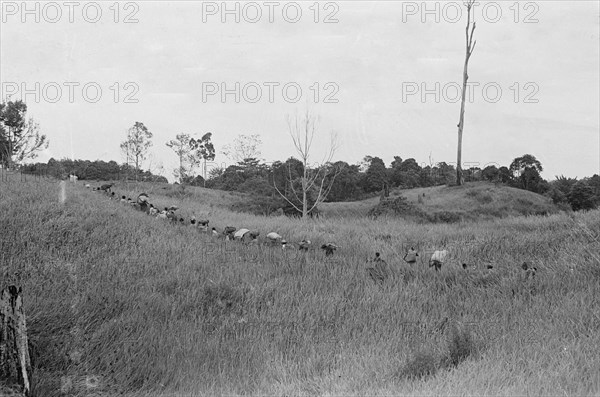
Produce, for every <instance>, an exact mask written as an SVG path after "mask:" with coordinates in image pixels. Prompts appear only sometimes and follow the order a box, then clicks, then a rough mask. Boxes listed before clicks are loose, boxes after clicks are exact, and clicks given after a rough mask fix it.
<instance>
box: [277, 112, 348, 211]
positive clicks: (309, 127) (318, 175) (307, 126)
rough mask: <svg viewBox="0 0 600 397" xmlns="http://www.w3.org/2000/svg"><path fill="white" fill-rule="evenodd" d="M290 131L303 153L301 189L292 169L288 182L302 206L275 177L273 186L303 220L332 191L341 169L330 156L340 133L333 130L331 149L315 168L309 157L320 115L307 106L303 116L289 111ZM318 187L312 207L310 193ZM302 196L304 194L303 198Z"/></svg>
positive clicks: (299, 152) (334, 149)
mask: <svg viewBox="0 0 600 397" xmlns="http://www.w3.org/2000/svg"><path fill="white" fill-rule="evenodd" d="M287 124H288V132H289V134H290V136H291V137H292V141H293V142H294V147H295V149H296V153H298V156H299V157H300V161H301V162H302V168H303V171H302V177H301V178H300V179H301V192H300V193H299V192H297V191H296V188H295V187H294V181H293V180H292V175H291V171H290V173H289V178H288V179H287V184H288V185H289V187H290V190H291V192H292V193H293V195H294V197H295V198H296V200H297V202H301V203H302V208H300V207H299V206H298V205H296V204H294V203H293V202H292V201H291V200H290V199H289V198H288V197H287V196H286V195H285V194H284V193H282V192H281V191H280V190H279V188H278V187H277V184H276V183H275V179H274V180H273V186H274V187H275V190H277V193H279V195H281V197H283V198H284V199H285V201H287V202H288V203H289V204H290V205H291V206H292V207H294V209H295V210H296V211H298V212H300V213H301V214H302V220H303V221H304V220H306V219H307V216H308V214H309V213H311V211H313V210H314V209H315V208H316V207H317V206H318V205H319V204H320V203H322V202H323V201H325V199H326V198H327V195H328V194H329V192H330V191H331V187H332V186H333V182H334V181H335V178H336V177H337V176H338V175H339V173H340V172H341V171H342V170H341V169H339V168H338V167H335V166H333V165H331V160H332V159H333V156H334V155H335V152H336V150H337V149H338V147H339V145H338V142H337V135H336V134H335V133H332V134H331V140H330V145H329V149H328V151H327V153H326V155H325V157H324V159H323V161H322V162H321V166H319V167H316V168H314V169H311V168H310V164H309V159H310V153H311V148H312V143H313V139H314V137H315V132H316V130H317V118H316V117H315V116H314V115H312V114H311V113H310V111H309V110H308V109H307V110H306V112H305V114H304V116H303V117H299V116H298V115H296V116H295V117H294V118H293V119H292V118H291V117H290V116H289V115H288V117H287ZM311 191H316V198H315V201H314V203H313V204H312V205H311V206H310V208H309V203H308V199H309V193H310V192H311ZM300 197H301V198H300Z"/></svg>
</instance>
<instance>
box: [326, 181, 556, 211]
mask: <svg viewBox="0 0 600 397" xmlns="http://www.w3.org/2000/svg"><path fill="white" fill-rule="evenodd" d="M399 195H401V196H403V197H406V198H407V200H408V202H409V203H410V204H412V205H413V206H414V207H415V208H416V209H417V211H414V213H411V214H408V215H405V217H407V218H412V219H415V218H416V219H415V220H421V221H423V220H434V221H435V220H439V221H456V220H460V219H462V220H486V219H488V220H489V219H494V218H504V217H508V216H519V215H536V214H537V215H540V214H554V213H557V212H558V208H557V207H556V206H555V205H554V204H553V203H552V201H551V200H550V199H549V198H547V197H544V196H542V195H539V194H536V193H533V192H530V191H527V190H521V189H516V188H512V187H509V186H505V185H495V184H493V183H488V182H470V183H466V184H465V185H464V186H434V187H427V188H416V189H399V190H395V191H393V192H392V193H391V198H394V197H395V196H399ZM379 201H380V200H379V197H373V198H370V199H367V200H363V201H356V202H346V203H323V204H321V206H320V209H321V210H322V212H323V213H324V215H325V216H331V217H357V216H367V215H368V213H369V210H371V209H372V208H374V207H375V206H377V204H378V203H379ZM417 213H418V214H420V215H416V214H417ZM401 216H402V215H401ZM446 219H447V220H446Z"/></svg>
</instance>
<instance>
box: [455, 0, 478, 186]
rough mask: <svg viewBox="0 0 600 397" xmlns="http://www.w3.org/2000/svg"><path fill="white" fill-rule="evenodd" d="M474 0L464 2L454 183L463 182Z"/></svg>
mask: <svg viewBox="0 0 600 397" xmlns="http://www.w3.org/2000/svg"><path fill="white" fill-rule="evenodd" d="M474 2H475V0H469V1H468V2H467V3H466V6H467V27H466V29H465V31H466V53H465V66H464V69H463V87H462V98H461V103H460V119H459V121H458V125H457V127H458V150H457V158H456V184H457V185H459V186H460V185H462V184H463V183H464V179H463V175H462V165H461V164H462V135H463V127H464V125H465V99H466V95H467V80H468V79H469V74H468V72H467V68H468V66H469V58H471V54H472V53H473V50H474V49H475V44H476V43H477V41H475V42H473V32H474V31H475V22H473V27H472V28H471V32H470V33H469V28H470V27H471V26H470V25H471V7H473V3H474Z"/></svg>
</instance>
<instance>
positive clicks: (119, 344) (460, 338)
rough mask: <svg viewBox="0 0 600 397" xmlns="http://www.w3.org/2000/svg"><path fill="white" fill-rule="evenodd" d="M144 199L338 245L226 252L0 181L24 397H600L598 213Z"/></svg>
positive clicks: (106, 209)
mask: <svg viewBox="0 0 600 397" xmlns="http://www.w3.org/2000/svg"><path fill="white" fill-rule="evenodd" d="M144 190H149V187H145V189H144ZM160 190H161V189H156V190H154V191H153V192H152V194H151V196H152V202H154V203H157V204H159V205H160V206H162V205H170V204H178V205H179V206H180V207H181V210H180V211H181V212H182V213H183V214H185V215H186V216H189V215H191V214H192V213H202V212H207V211H210V216H209V218H210V219H211V224H212V223H214V224H215V226H217V227H219V228H221V227H223V226H225V225H233V226H236V227H238V228H240V227H246V228H249V229H250V228H256V229H259V230H260V231H261V232H262V234H263V235H264V234H266V233H267V232H269V231H272V230H276V231H278V232H279V233H280V234H282V235H284V236H285V237H286V238H287V239H288V240H290V241H294V240H298V241H299V240H301V239H302V238H310V239H311V240H312V241H313V245H318V244H319V243H321V242H326V241H335V242H336V243H337V244H339V245H340V246H341V247H342V249H341V250H339V251H338V252H337V253H336V255H335V256H334V257H333V258H325V256H324V255H323V253H321V252H318V251H316V250H313V251H310V252H308V253H307V254H300V253H299V252H298V251H282V250H280V249H275V248H270V247H263V246H259V247H251V246H245V245H243V244H238V243H225V242H224V241H216V240H212V239H211V238H210V237H209V236H207V235H203V234H201V233H199V232H198V231H197V230H193V229H191V228H189V227H181V226H172V225H169V224H167V223H166V222H162V221H160V220H157V219H153V218H150V217H148V216H146V215H145V214H143V213H140V212H136V211H134V210H133V209H132V208H128V207H126V206H124V205H121V204H119V203H118V202H114V201H110V200H108V199H107V198H106V196H104V195H102V194H100V193H96V192H93V191H90V190H86V189H84V188H83V187H82V186H81V185H79V184H78V185H77V186H73V185H67V186H66V188H65V200H64V202H61V201H60V200H59V192H60V186H59V184H57V183H53V182H51V181H28V182H23V183H11V182H10V181H8V182H7V181H4V184H3V185H2V186H1V190H0V221H1V224H2V227H1V228H0V247H1V249H2V254H1V255H0V257H1V258H2V267H1V269H0V270H1V272H0V274H2V286H4V285H7V284H9V283H17V284H19V285H22V286H23V289H24V291H25V299H24V303H25V310H26V313H27V315H28V327H29V332H30V338H31V341H32V346H33V353H34V354H33V356H34V359H35V362H34V367H35V373H34V380H33V381H34V385H33V387H34V392H35V395H36V396H44V397H46V396H59V395H60V396H64V395H82V396H83V395H90V393H91V392H94V393H96V394H97V395H132V396H133V395H135V396H138V395H139V396H142V395H144V396H145V395H157V396H159V395H164V396H167V395H173V393H177V395H194V396H196V395H223V394H225V395H242V394H244V395H246V394H249V395H366V394H368V395H439V394H442V395H455V394H461V395H462V394H468V395H525V394H528V395H529V394H530V395H550V394H552V395H556V394H564V395H597V394H598V393H599V392H600V375H599V374H600V355H598V354H597V352H598V350H597V346H600V327H599V326H600V302H599V301H600V291H599V290H600V287H599V285H600V284H599V281H600V270H599V269H600V264H599V262H598V252H600V249H599V248H600V243H599V242H598V236H599V235H600V211H594V212H588V213H577V214H572V215H567V214H556V215H551V216H545V217H535V216H534V217H527V218H523V217H514V218H508V219H503V220H491V221H485V222H479V223H459V224H452V225H450V224H440V225H421V224H416V223H409V222H402V223H401V222H398V221H395V220H392V219H381V220H378V221H372V220H368V219H364V218H363V219H352V218H345V219H344V218H342V219H325V220H319V221H311V222H308V223H301V222H300V221H296V220H291V219H287V218H281V217H278V218H267V217H255V216H251V215H245V214H237V213H232V212H229V211H227V210H226V209H223V208H221V207H218V206H216V205H214V201H210V200H208V199H202V198H198V197H196V196H194V195H191V196H182V197H181V199H180V198H178V197H176V196H171V197H169V196H167V195H165V194H162V192H161V191H160ZM121 191H124V190H123V189H122V190H119V189H117V192H118V193H117V194H119V195H121ZM134 193H135V192H133V191H131V192H124V193H123V194H126V195H129V196H132V197H133V195H134ZM211 205H212V206H211ZM409 245H414V246H415V248H418V249H419V251H420V252H421V256H420V259H421V261H420V262H419V263H417V264H416V265H414V267H410V266H409V265H407V264H405V263H403V261H402V260H401V258H402V256H403V255H404V249H405V248H407V246H409ZM434 248H435V249H439V248H447V249H449V250H450V251H451V258H450V260H449V263H447V264H445V265H444V266H443V267H442V270H441V271H440V272H435V271H433V269H430V268H428V266H427V264H426V259H427V258H426V257H425V255H424V254H423V252H424V251H427V250H431V249H434ZM375 251H378V252H381V256H382V257H383V258H384V259H385V260H386V261H387V262H388V264H389V265H390V267H391V268H392V271H393V277H392V278H391V280H387V281H386V283H384V284H383V285H382V286H379V285H377V284H375V283H373V282H372V280H370V279H369V278H368V276H367V275H366V273H365V259H366V258H368V257H371V256H372V255H373V253H374V252H375ZM525 260H527V261H530V262H532V263H533V264H534V266H536V267H537V268H538V272H537V275H536V277H535V278H534V279H533V280H531V279H528V280H525V278H524V277H523V274H522V269H520V267H519V265H520V264H521V263H522V262H523V261H525ZM463 262H469V263H476V264H477V263H491V264H493V266H494V269H493V270H492V271H489V272H488V271H486V270H474V271H468V272H465V271H464V270H463V269H462V267H461V266H460V264H461V263H463ZM186 393H187V394H186Z"/></svg>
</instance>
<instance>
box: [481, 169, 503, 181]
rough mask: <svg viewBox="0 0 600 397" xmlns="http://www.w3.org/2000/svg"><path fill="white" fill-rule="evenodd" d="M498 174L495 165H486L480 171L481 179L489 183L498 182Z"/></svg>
mask: <svg viewBox="0 0 600 397" xmlns="http://www.w3.org/2000/svg"><path fill="white" fill-rule="evenodd" d="M499 174H500V171H498V168H497V167H496V166H495V165H488V166H487V167H485V168H484V169H483V170H482V171H481V177H482V178H483V179H484V180H486V181H489V182H494V181H496V180H498V176H499Z"/></svg>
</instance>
